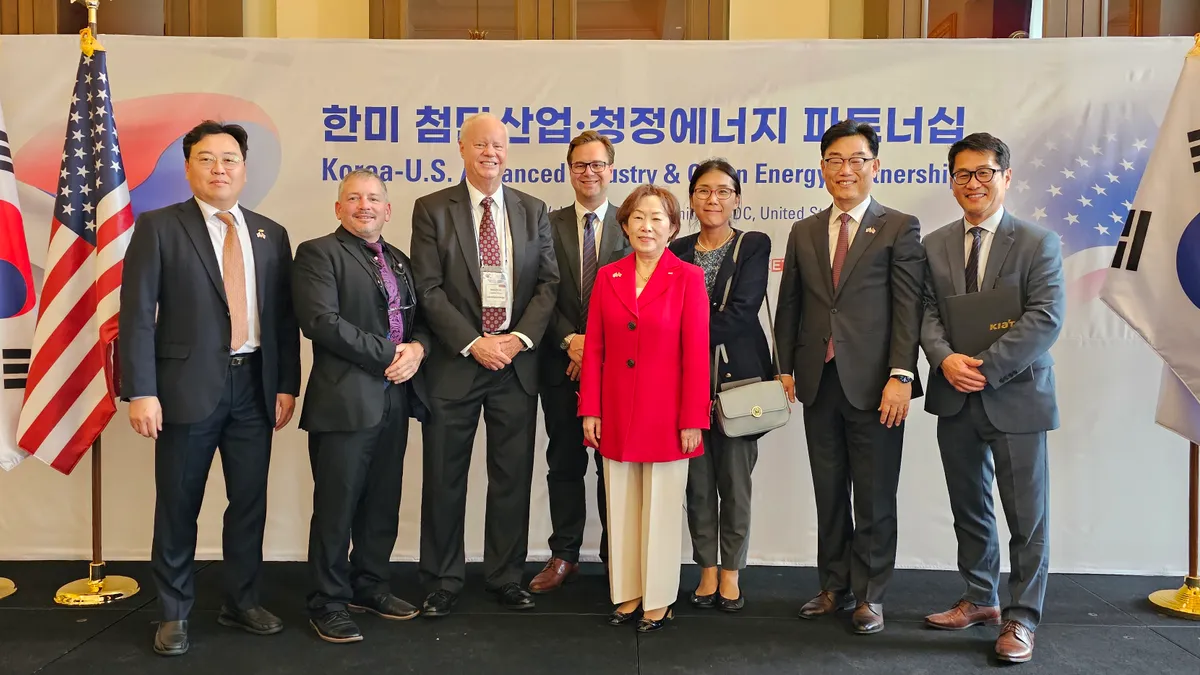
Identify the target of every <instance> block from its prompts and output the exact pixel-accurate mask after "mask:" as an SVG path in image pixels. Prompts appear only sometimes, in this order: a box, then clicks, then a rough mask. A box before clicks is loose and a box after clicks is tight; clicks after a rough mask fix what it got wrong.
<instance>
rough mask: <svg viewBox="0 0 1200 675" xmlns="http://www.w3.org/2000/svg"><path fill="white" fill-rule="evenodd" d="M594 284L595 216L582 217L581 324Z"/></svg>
mask: <svg viewBox="0 0 1200 675" xmlns="http://www.w3.org/2000/svg"><path fill="white" fill-rule="evenodd" d="M595 283H596V214H594V213H589V214H587V215H586V216H584V217H583V287H582V288H580V289H579V292H580V298H579V299H580V300H581V305H582V308H583V323H584V324H587V315H588V306H589V304H590V303H591V301H592V286H593V285H594V284H595Z"/></svg>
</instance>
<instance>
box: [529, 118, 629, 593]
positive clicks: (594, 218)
mask: <svg viewBox="0 0 1200 675" xmlns="http://www.w3.org/2000/svg"><path fill="white" fill-rule="evenodd" d="M615 159H616V151H615V149H614V148H613V144H612V141H610V140H609V139H608V137H607V136H603V135H601V134H598V133H596V132H595V131H592V130H590V129H589V130H588V131H585V132H583V133H582V134H579V135H578V136H576V137H575V138H574V139H572V141H571V143H570V145H568V146H567V167H568V168H569V169H570V175H571V187H572V188H574V190H575V203H574V204H572V205H570V206H568V207H566V208H563V209H559V210H557V211H555V212H553V213H551V214H550V227H551V229H552V231H553V236H554V253H555V256H556V257H557V258H558V265H559V268H558V276H559V279H560V281H559V285H558V299H557V302H556V303H555V305H554V313H553V314H552V315H551V316H550V325H549V327H548V328H547V329H546V338H545V340H544V343H545V345H546V346H545V348H543V349H539V350H538V352H539V358H538V366H539V371H540V373H539V380H540V382H541V392H540V393H541V397H542V413H543V415H544V417H545V420H546V434H547V435H548V436H549V437H550V439H549V444H548V445H547V447H546V464H547V465H548V467H549V471H548V472H547V474H546V491H547V492H548V493H549V496H550V523H551V526H552V527H553V532H552V533H551V535H550V540H549V544H550V560H549V562H547V563H546V567H545V568H544V569H543V570H542V571H541V572H540V573H538V575H537V576H536V577H534V578H533V581H531V582H529V590H530V592H532V593H549V592H551V591H554V590H557V589H558V588H559V587H561V586H562V585H563V583H564V582H565V581H567V580H568V579H569V578H571V577H573V576H574V575H575V574H577V573H578V571H579V549H580V547H581V546H582V545H583V530H584V525H585V523H586V522H587V493H586V490H585V488H584V482H583V477H584V475H585V474H586V473H587V468H588V451H587V448H585V447H584V445H583V424H582V421H581V420H580V419H579V416H578V414H577V407H578V406H577V404H578V395H579V368H580V366H581V365H582V364H583V343H584V339H585V337H584V327H586V326H587V315H588V304H589V301H590V300H591V294H592V284H593V283H594V282H595V281H596V270H598V269H600V268H601V267H603V266H605V265H607V264H609V263H611V262H615V261H617V260H620V259H621V258H623V257H625V256H627V255H629V253H630V250H631V249H630V248H629V240H628V239H626V238H625V237H624V235H623V234H622V233H621V228H620V226H619V225H617V207H616V206H614V205H613V204H611V203H610V202H609V201H608V184H609V183H610V182H611V181H612V176H613V161H614V160H615ZM596 501H597V504H598V507H599V512H600V559H601V560H605V561H607V560H608V550H607V549H608V539H607V534H608V531H607V528H606V527H605V520H606V518H605V513H604V510H605V509H604V469H603V467H602V465H601V462H600V454H599V453H596Z"/></svg>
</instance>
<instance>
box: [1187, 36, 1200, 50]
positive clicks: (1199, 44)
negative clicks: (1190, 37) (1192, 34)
mask: <svg viewBox="0 0 1200 675" xmlns="http://www.w3.org/2000/svg"><path fill="white" fill-rule="evenodd" d="M1187 55H1188V56H1200V33H1196V45H1195V46H1194V47H1192V51H1190V52H1188V53H1187Z"/></svg>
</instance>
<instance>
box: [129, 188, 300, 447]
mask: <svg viewBox="0 0 1200 675" xmlns="http://www.w3.org/2000/svg"><path fill="white" fill-rule="evenodd" d="M240 208H241V211H242V215H243V217H244V218H245V220H246V226H247V227H248V228H249V230H250V244H251V246H250V248H251V254H252V255H253V256H254V274H255V279H256V281H257V288H255V289H254V292H255V293H256V294H257V295H256V297H257V298H258V325H259V336H260V343H261V346H260V348H259V351H260V352H261V354H262V378H263V396H264V401H263V402H264V404H265V405H266V413H267V418H268V419H269V420H270V421H271V423H272V425H274V423H275V396H276V394H292V395H293V396H295V395H299V393H300V331H299V330H298V328H297V326H296V315H295V313H294V312H293V311H292V291H291V268H292V245H291V242H290V241H289V240H288V234H287V230H285V229H283V227H282V226H280V225H279V224H278V223H276V222H275V221H273V220H271V219H269V218H266V217H264V216H261V215H259V214H257V213H255V212H253V211H251V210H249V209H247V208H246V207H244V206H243V207H240ZM243 253H244V252H243ZM156 313H157V316H156ZM119 321H120V352H121V373H122V377H121V399H122V400H126V401H128V400H129V399H131V398H134V397H141V396H157V397H158V400H159V403H160V404H161V405H162V413H163V422H165V423H168V424H192V423H195V422H199V421H201V420H203V419H205V418H206V417H208V416H209V415H211V414H212V412H213V411H214V410H216V407H217V403H218V402H220V399H221V393H222V390H223V388H224V387H225V379H226V376H227V375H228V373H229V340H230V326H229V305H228V303H227V301H226V298H225V284H224V282H223V280H222V278H221V268H220V267H219V266H218V265H217V255H216V252H215V251H214V250H213V245H212V240H211V239H209V236H208V229H207V227H206V226H205V224H204V216H203V215H202V214H201V212H200V205H199V204H197V203H196V200H195V199H189V200H187V201H184V202H180V203H178V204H174V205H172V206H167V207H163V208H161V209H156V210H154V211H147V212H145V213H143V214H142V215H141V216H139V217H138V219H137V223H136V224H135V225H134V230H133V237H132V238H131V239H130V240H129V248H128V249H127V250H126V251H125V265H124V271H123V272H122V275H121V313H120V319H119Z"/></svg>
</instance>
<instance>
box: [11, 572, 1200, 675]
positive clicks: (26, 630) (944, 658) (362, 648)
mask: <svg viewBox="0 0 1200 675" xmlns="http://www.w3.org/2000/svg"><path fill="white" fill-rule="evenodd" d="M585 567H586V568H587V569H585V571H584V574H582V575H581V576H580V578H579V581H577V582H576V583H573V584H570V585H568V586H566V587H565V588H564V589H563V590H560V591H559V592H557V593H554V594H552V595H547V596H537V608H536V609H535V610H533V611H530V612H521V613H518V612H509V611H505V610H503V609H501V608H500V607H499V606H498V605H497V604H496V602H495V601H494V600H493V599H492V597H491V596H490V595H489V594H487V593H485V592H484V591H483V580H482V577H481V573H480V570H479V568H478V566H477V565H472V566H470V567H469V572H468V582H467V584H468V586H467V590H466V591H465V592H464V593H463V596H462V598H461V600H460V602H459V603H458V605H457V606H456V607H455V611H454V614H453V615H452V616H449V617H445V618H439V619H425V618H418V619H416V620H413V621H407V622H390V621H385V620H383V619H379V618H377V617H373V616H365V615H356V618H357V620H358V622H359V626H360V627H361V628H362V631H363V634H364V636H365V639H364V641H363V642H360V643H357V644H349V645H333V644H327V643H325V642H322V641H320V640H319V639H318V638H317V637H316V635H315V634H314V633H313V631H312V629H311V628H310V627H309V626H308V623H307V620H306V617H305V615H304V610H303V607H304V594H305V592H306V587H307V584H306V574H305V566H304V564H303V563H270V564H268V565H267V566H266V570H265V585H264V592H263V604H264V605H265V606H266V607H267V608H268V609H270V610H271V611H273V612H275V613H276V614H278V615H279V616H280V617H281V618H282V619H283V621H284V625H285V628H284V631H283V632H282V633H280V634H278V635H274V636H270V637H257V636H252V635H249V634H246V633H242V632H240V631H236V630H232V629H229V628H224V627H222V626H219V625H218V624H217V623H216V616H217V610H218V609H219V607H220V601H221V600H220V587H221V564H220V563H219V562H214V563H200V564H199V568H200V571H199V574H198V576H197V591H198V598H197V603H196V611H195V612H194V613H193V615H192V617H191V631H190V634H191V641H192V647H191V651H190V652H189V653H188V654H187V655H186V656H183V657H176V658H169V659H167V658H162V657H160V656H157V655H156V654H155V653H154V652H153V650H152V648H151V643H152V641H153V636H154V630H155V622H156V621H157V620H158V613H157V607H156V602H155V594H154V590H153V586H152V581H151V578H150V574H149V567H148V565H147V564H146V563H111V564H110V565H109V572H110V573H112V574H124V575H127V576H131V577H133V578H135V579H137V580H138V582H139V583H140V584H141V585H142V591H141V592H140V593H139V594H138V595H136V596H134V597H133V598H132V599H130V600H127V601H124V602H123V603H120V604H115V605H111V606H108V607H105V608H101V609H75V608H63V607H58V606H56V605H55V604H54V602H53V596H54V592H55V590H56V589H57V588H58V586H60V585H61V584H62V583H64V582H66V581H70V580H73V579H76V578H78V577H81V576H84V575H85V574H86V569H87V566H86V564H85V563H69V562H58V561H56V562H17V563H0V576H6V577H9V578H11V579H13V580H14V581H16V582H17V586H18V588H19V590H18V591H17V593H16V594H15V595H13V596H11V597H9V598H6V599H4V600H0V675H26V674H28V673H41V674H45V675H58V674H60V673H62V674H66V673H71V674H75V673H80V672H87V673H92V674H99V675H108V674H113V675H116V674H118V673H119V674H121V675H140V674H142V673H217V672H221V673H224V674H227V675H243V674H257V673H271V674H273V675H274V674H283V673H305V674H310V673H346V672H354V673H356V674H357V675H375V674H376V673H408V672H413V673H456V674H457V673H472V674H473V673H483V674H485V675H507V674H509V673H513V674H517V673H519V674H522V675H532V674H535V673H554V674H556V675H557V674H565V675H587V674H591V673H612V674H614V675H616V674H620V675H630V674H633V673H655V674H658V673H702V672H715V673H735V674H738V675H740V674H741V673H820V674H822V675H825V674H833V673H887V674H889V675H891V674H898V673H969V672H987V671H990V670H992V669H994V668H995V667H997V666H998V662H996V661H995V659H993V658H992V657H991V651H992V643H993V641H994V640H995V637H996V631H997V629H996V628H982V627H977V628H972V629H969V630H966V631H963V632H960V633H946V632H941V631H935V630H929V629H926V628H924V627H923V625H922V618H923V617H924V615H925V614H927V613H929V612H932V611H938V610H941V609H945V608H947V607H949V606H950V604H951V603H953V602H954V601H955V600H956V599H957V594H958V592H959V590H960V582H959V579H958V575H957V574H956V573H953V572H926V571H903V570H902V571H898V572H897V573H896V577H895V579H894V581H893V582H892V586H891V589H890V590H889V596H888V601H887V604H886V611H885V616H886V619H887V629H886V630H885V631H884V632H883V633H881V634H879V635H874V636H866V637H860V636H856V635H854V634H852V633H851V632H850V629H849V615H848V614H845V613H843V614H842V615H839V616H838V617H837V618H834V619H827V620H821V621H801V620H800V619H797V618H796V611H797V610H798V609H799V608H800V605H801V604H802V603H803V602H804V601H805V600H806V599H808V597H809V596H810V595H812V594H813V593H814V592H815V591H816V572H815V571H814V570H813V569H811V568H786V567H754V568H750V569H748V570H746V571H745V572H744V573H743V576H742V592H743V593H744V594H745V596H746V608H745V609H744V610H743V611H742V612H740V613H738V614H733V615H730V614H724V613H721V612H717V611H714V610H706V611H699V610H694V609H692V608H691V607H689V606H688V604H687V601H686V597H687V592H688V591H689V590H690V589H691V588H693V587H694V584H695V581H696V579H697V571H696V568H695V566H694V565H688V566H685V567H684V573H683V586H682V589H683V590H682V591H681V594H680V601H679V602H678V603H677V604H676V610H677V611H676V620H675V621H673V622H672V623H670V624H668V627H667V628H666V629H665V630H663V631H661V632H658V633H654V634H650V635H644V636H639V635H637V633H635V631H634V630H633V628H632V626H621V627H613V626H609V625H607V624H605V623H604V617H605V616H606V615H607V614H608V612H609V611H611V605H610V604H609V602H608V597H607V588H606V583H605V580H604V578H603V576H602V574H603V570H602V568H601V567H600V566H599V565H585ZM538 569H540V565H536V564H532V563H531V564H530V565H529V575H528V576H527V577H526V579H527V580H528V578H530V577H532V575H533V574H534V573H536V571H537V570H538ZM395 570H396V574H395V580H394V583H393V586H394V588H395V591H396V593H397V594H398V595H399V596H400V597H402V598H404V599H406V600H408V601H409V602H413V603H414V604H419V603H420V601H421V599H422V598H423V594H422V593H421V592H420V590H419V587H418V584H417V579H416V569H415V566H414V565H412V564H397V565H396V566H395ZM1180 582H1181V578H1152V577H1118V576H1096V575H1062V574H1059V575H1052V576H1051V579H1050V584H1049V590H1048V592H1047V597H1046V609H1045V621H1044V623H1043V624H1042V626H1041V627H1040V628H1039V629H1038V631H1037V648H1036V650H1035V652H1034V660H1033V661H1032V662H1031V663H1029V664H1025V665H1024V666H1021V667H1020V671H1019V672H1021V673H1022V674H1029V675H1032V674H1034V673H1053V674H1054V675H1065V674H1067V673H1081V674H1084V673H1087V674H1091V673H1121V674H1123V675H1135V674H1137V673H1145V674H1147V675H1151V674H1153V675H1163V674H1166V673H1186V674H1188V675H1196V673H1198V672H1200V623H1196V622H1189V621H1184V620H1180V619H1173V618H1170V617H1166V616H1162V615H1159V614H1157V613H1155V612H1154V611H1153V609H1152V608H1151V607H1150V605H1149V603H1148V602H1147V601H1146V595H1147V594H1149V593H1150V592H1151V591H1155V590H1159V589H1162V588H1172V587H1175V586H1177V585H1178V584H1179V583H1180ZM1001 597H1004V596H1003V595H1002V596H1001Z"/></svg>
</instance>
